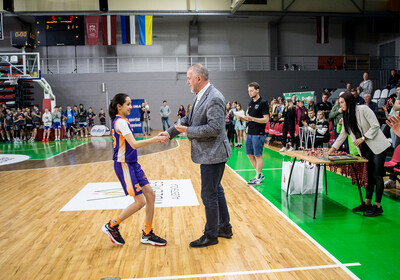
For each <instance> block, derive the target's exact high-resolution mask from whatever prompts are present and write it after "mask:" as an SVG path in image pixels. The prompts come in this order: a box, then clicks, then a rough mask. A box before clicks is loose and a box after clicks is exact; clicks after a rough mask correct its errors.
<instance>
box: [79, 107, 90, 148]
mask: <svg viewBox="0 0 400 280" xmlns="http://www.w3.org/2000/svg"><path fill="white" fill-rule="evenodd" d="M87 117H88V114H87V111H86V109H85V107H84V106H83V104H79V110H78V122H79V130H80V133H81V140H83V132H85V138H86V139H87V137H88V124H87Z"/></svg>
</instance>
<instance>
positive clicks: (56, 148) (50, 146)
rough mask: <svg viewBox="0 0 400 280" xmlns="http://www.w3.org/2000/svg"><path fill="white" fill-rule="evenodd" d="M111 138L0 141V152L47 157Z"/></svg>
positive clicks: (33, 157) (40, 157) (35, 157)
mask: <svg viewBox="0 0 400 280" xmlns="http://www.w3.org/2000/svg"><path fill="white" fill-rule="evenodd" d="M109 141H112V139H111V138H92V139H89V140H87V141H80V140H66V141H50V142H48V143H43V142H41V141H35V142H33V143H31V142H22V143H0V154H18V155H27V156H30V157H31V158H30V159H48V158H51V157H54V156H56V155H59V154H61V153H63V152H66V151H68V150H71V149H74V148H76V147H78V146H81V145H84V144H85V143H89V142H109Z"/></svg>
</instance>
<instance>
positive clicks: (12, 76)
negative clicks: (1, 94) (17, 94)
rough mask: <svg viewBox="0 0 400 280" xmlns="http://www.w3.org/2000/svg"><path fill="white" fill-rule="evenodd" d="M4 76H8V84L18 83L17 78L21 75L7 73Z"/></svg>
mask: <svg viewBox="0 0 400 280" xmlns="http://www.w3.org/2000/svg"><path fill="white" fill-rule="evenodd" d="M6 76H7V77H8V80H9V83H10V85H16V84H18V80H19V78H20V77H21V75H20V74H17V73H7V74H6Z"/></svg>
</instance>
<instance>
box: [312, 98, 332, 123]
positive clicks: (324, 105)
mask: <svg viewBox="0 0 400 280" xmlns="http://www.w3.org/2000/svg"><path fill="white" fill-rule="evenodd" d="M316 108H317V110H316V111H317V112H319V111H322V112H324V114H325V119H329V113H330V112H331V110H332V104H331V103H330V102H329V101H328V94H327V93H326V92H324V93H322V101H321V102H320V103H318V104H317V106H316Z"/></svg>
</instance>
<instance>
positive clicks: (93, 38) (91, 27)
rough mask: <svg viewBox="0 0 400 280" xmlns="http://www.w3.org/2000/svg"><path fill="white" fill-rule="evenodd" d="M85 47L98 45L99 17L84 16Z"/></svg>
mask: <svg viewBox="0 0 400 280" xmlns="http://www.w3.org/2000/svg"><path fill="white" fill-rule="evenodd" d="M85 21H86V22H85V24H86V45H98V44H99V16H85Z"/></svg>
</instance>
